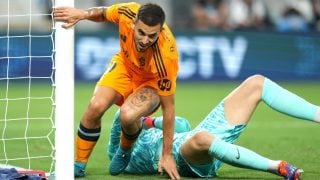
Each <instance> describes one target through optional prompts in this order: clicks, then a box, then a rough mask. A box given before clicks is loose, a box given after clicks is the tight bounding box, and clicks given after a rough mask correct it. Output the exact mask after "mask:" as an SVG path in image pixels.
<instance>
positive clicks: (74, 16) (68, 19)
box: [53, 7, 87, 28]
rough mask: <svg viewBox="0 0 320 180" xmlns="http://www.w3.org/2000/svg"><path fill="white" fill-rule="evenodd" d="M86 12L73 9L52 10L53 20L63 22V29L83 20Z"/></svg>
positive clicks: (56, 8)
mask: <svg viewBox="0 0 320 180" xmlns="http://www.w3.org/2000/svg"><path fill="white" fill-rule="evenodd" d="M86 15H87V12H86V11H84V10H81V9H76V8H73V7H55V8H53V18H54V20H56V21H60V22H64V24H63V25H62V27H63V28H70V27H72V26H74V25H75V24H76V23H78V22H79V21H80V20H82V19H85V18H86Z"/></svg>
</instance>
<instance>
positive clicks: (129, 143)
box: [120, 127, 142, 151]
mask: <svg viewBox="0 0 320 180" xmlns="http://www.w3.org/2000/svg"><path fill="white" fill-rule="evenodd" d="M121 130H122V131H121V136H120V147H121V148H122V149H123V150H126V151H127V150H129V149H131V148H132V147H133V145H134V143H135V142H136V140H137V139H138V137H139V135H140V133H141V131H142V127H141V128H140V129H139V130H138V131H137V132H136V133H134V134H128V133H126V132H125V131H124V130H123V128H121Z"/></svg>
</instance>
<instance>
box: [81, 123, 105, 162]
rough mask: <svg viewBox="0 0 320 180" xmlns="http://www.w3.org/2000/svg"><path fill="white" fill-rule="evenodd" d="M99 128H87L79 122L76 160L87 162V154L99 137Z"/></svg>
mask: <svg viewBox="0 0 320 180" xmlns="http://www.w3.org/2000/svg"><path fill="white" fill-rule="evenodd" d="M100 131H101V128H96V129H87V128H85V127H84V126H83V125H82V124H81V123H80V126H79V129H78V136H77V139H76V161H77V162H88V159H89V156H90V154H91V152H92V150H93V148H94V146H95V145H96V143H97V141H98V139H99V137H100Z"/></svg>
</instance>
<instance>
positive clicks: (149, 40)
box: [133, 20, 161, 52]
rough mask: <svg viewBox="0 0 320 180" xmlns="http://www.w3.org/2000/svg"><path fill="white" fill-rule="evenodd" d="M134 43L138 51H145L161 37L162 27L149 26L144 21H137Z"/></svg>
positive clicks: (158, 25)
mask: <svg viewBox="0 0 320 180" xmlns="http://www.w3.org/2000/svg"><path fill="white" fill-rule="evenodd" d="M133 28H134V42H135V45H136V48H137V51H140V52H141V51H145V50H146V49H147V48H148V47H150V46H151V45H152V44H153V43H154V42H156V40H157V39H158V37H159V34H160V32H161V25H160V24H157V25H156V26H148V25H146V24H144V23H143V22H142V21H140V20H137V21H136V22H135V24H134V27H133Z"/></svg>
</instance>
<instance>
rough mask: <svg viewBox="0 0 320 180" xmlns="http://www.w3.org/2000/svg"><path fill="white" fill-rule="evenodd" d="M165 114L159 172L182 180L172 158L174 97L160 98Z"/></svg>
mask: <svg viewBox="0 0 320 180" xmlns="http://www.w3.org/2000/svg"><path fill="white" fill-rule="evenodd" d="M160 101H161V107H162V113H163V150H162V157H161V159H160V162H159V167H158V171H159V172H160V173H162V172H163V170H165V171H166V172H167V174H168V175H169V176H170V178H171V179H180V176H179V173H178V171H177V167H176V163H175V161H174V159H173V156H172V143H173V132H174V119H175V105H174V95H170V96H160Z"/></svg>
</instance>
